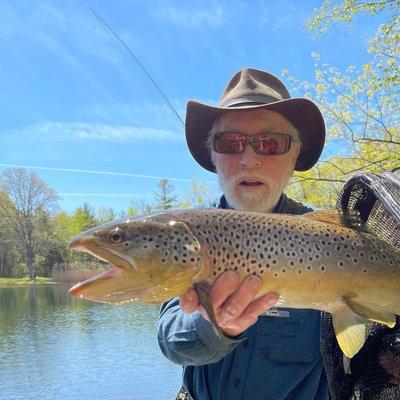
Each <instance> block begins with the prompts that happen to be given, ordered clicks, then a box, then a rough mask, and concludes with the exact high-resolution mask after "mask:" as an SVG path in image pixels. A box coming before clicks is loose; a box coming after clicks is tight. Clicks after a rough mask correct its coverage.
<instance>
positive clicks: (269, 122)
mask: <svg viewBox="0 0 400 400" xmlns="http://www.w3.org/2000/svg"><path fill="white" fill-rule="evenodd" d="M250 121H251V123H252V124H257V126H260V127H263V128H265V129H274V128H275V129H276V128H278V129H284V128H285V130H286V129H291V128H293V126H292V124H291V123H290V122H289V121H288V120H287V119H286V118H285V117H284V116H283V115H281V114H279V113H277V112H274V111H270V110H246V111H230V112H227V113H225V114H222V115H221V116H220V117H219V118H217V119H216V120H215V121H214V124H213V127H212V130H213V131H215V129H219V128H223V127H224V126H226V125H241V124H244V123H249V122H250Z"/></svg>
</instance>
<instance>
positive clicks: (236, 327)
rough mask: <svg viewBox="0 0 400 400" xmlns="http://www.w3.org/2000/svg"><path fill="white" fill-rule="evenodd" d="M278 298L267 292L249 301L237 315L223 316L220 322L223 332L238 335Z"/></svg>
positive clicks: (274, 303)
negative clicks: (223, 318) (231, 316)
mask: <svg viewBox="0 0 400 400" xmlns="http://www.w3.org/2000/svg"><path fill="white" fill-rule="evenodd" d="M278 299H279V296H278V295H277V294H275V293H269V294H266V295H264V296H262V297H260V298H259V299H257V300H254V301H251V302H249V303H248V304H247V305H246V307H245V308H244V309H243V311H242V312H241V313H240V314H239V315H238V316H237V317H233V318H230V319H229V318H225V320H224V321H223V322H222V323H221V328H222V330H223V332H224V333H225V334H226V335H228V336H237V335H239V334H240V333H242V332H243V331H245V330H246V329H247V328H249V327H250V326H251V325H253V324H255V323H256V322H257V320H258V317H259V316H260V315H261V314H263V313H264V312H265V311H267V310H269V309H270V308H271V307H273V306H274V305H276V303H277V301H278Z"/></svg>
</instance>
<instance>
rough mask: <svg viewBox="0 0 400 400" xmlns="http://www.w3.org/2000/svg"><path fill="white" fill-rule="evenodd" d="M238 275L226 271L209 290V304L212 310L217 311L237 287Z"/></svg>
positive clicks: (238, 282)
mask: <svg viewBox="0 0 400 400" xmlns="http://www.w3.org/2000/svg"><path fill="white" fill-rule="evenodd" d="M239 284H240V278H239V274H238V273H237V272H235V271H231V270H229V271H226V272H224V273H223V274H222V275H221V276H220V277H218V278H217V280H216V281H215V282H214V284H213V286H212V288H211V293H210V297H211V303H212V305H213V306H214V310H215V309H218V308H219V307H220V306H221V304H222V303H224V301H225V300H226V299H227V298H228V297H229V296H230V295H232V294H233V293H235V291H236V290H237V288H238V287H239Z"/></svg>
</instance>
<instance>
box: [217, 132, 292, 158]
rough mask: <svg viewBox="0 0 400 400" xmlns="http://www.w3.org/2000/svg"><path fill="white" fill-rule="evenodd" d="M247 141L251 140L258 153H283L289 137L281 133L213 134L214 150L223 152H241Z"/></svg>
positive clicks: (288, 144)
mask: <svg viewBox="0 0 400 400" xmlns="http://www.w3.org/2000/svg"><path fill="white" fill-rule="evenodd" d="M248 141H250V142H252V145H253V148H254V151H255V152H256V153H258V154H262V155H274V154H285V153H287V152H288V151H289V149H290V143H291V137H290V136H289V135H285V134H283V133H260V134H258V135H254V136H247V135H244V134H242V133H230V132H229V133H228V132H226V133H220V134H216V135H215V136H214V142H213V144H214V150H215V151H216V152H217V153H223V154H241V153H243V152H244V150H245V149H246V145H247V142H248Z"/></svg>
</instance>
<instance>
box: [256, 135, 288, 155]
mask: <svg viewBox="0 0 400 400" xmlns="http://www.w3.org/2000/svg"><path fill="white" fill-rule="evenodd" d="M253 147H254V149H255V151H256V152H257V153H259V154H265V155H274V154H285V153H286V152H287V151H288V150H289V148H290V136H288V135H282V134H260V135H256V136H253Z"/></svg>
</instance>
